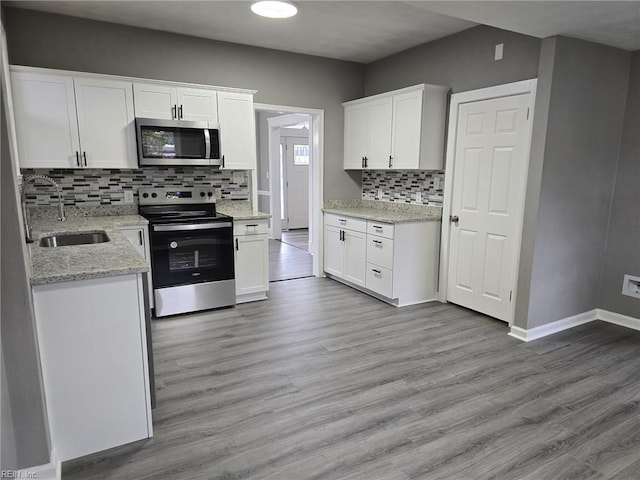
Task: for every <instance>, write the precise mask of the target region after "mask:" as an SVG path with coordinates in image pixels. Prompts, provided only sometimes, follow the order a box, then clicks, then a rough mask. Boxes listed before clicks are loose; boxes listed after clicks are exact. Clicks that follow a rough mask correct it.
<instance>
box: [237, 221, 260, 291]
mask: <svg viewBox="0 0 640 480" xmlns="http://www.w3.org/2000/svg"><path fill="white" fill-rule="evenodd" d="M267 232H268V225H267V220H262V219H261V220H250V221H246V220H241V221H237V220H234V222H233V242H234V249H235V250H234V251H235V273H236V303H244V302H252V301H255V300H264V299H265V298H267V292H268V291H269V237H268V235H267Z"/></svg>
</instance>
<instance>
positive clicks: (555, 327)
mask: <svg viewBox="0 0 640 480" xmlns="http://www.w3.org/2000/svg"><path fill="white" fill-rule="evenodd" d="M595 320H602V321H603V322H608V323H612V324H614V325H619V326H621V327H627V328H631V329H633V330H638V331H640V318H634V317H629V316H627V315H621V314H619V313H614V312H609V311H607V310H602V309H599V308H596V309H593V310H590V311H588V312H584V313H579V314H578V315H574V316H572V317H567V318H563V319H561V320H558V321H556V322H551V323H547V324H546V325H540V326H539V327H534V328H529V329H525V328H520V327H514V326H512V327H511V330H510V331H509V335H510V336H512V337H514V338H517V339H518V340H522V341H523V342H531V341H533V340H537V339H538V338H542V337H546V336H548V335H553V334H554V333H558V332H562V331H563V330H568V329H570V328H573V327H577V326H578V325H584V324H585V323H589V322H593V321H595Z"/></svg>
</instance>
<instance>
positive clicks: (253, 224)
mask: <svg viewBox="0 0 640 480" xmlns="http://www.w3.org/2000/svg"><path fill="white" fill-rule="evenodd" d="M249 227H253V228H257V227H258V224H257V223H252V224H250V225H247V228H249Z"/></svg>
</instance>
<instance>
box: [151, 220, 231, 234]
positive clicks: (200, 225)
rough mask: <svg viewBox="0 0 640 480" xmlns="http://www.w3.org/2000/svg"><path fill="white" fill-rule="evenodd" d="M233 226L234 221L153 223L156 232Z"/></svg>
mask: <svg viewBox="0 0 640 480" xmlns="http://www.w3.org/2000/svg"><path fill="white" fill-rule="evenodd" d="M232 226H233V223H231V222H216V223H185V224H172V225H153V231H154V232H179V231H189V230H213V229H218V228H228V227H232Z"/></svg>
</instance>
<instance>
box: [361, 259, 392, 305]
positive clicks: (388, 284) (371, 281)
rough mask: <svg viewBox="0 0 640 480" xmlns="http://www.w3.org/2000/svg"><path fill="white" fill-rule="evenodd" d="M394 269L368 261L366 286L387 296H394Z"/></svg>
mask: <svg viewBox="0 0 640 480" xmlns="http://www.w3.org/2000/svg"><path fill="white" fill-rule="evenodd" d="M392 273H393V272H392V271H391V270H389V269H388V268H384V267H381V266H379V265H374V264H373V263H367V276H366V287H367V289H369V290H371V291H372V292H376V293H379V294H380V295H383V296H385V297H387V298H392V297H391V296H392V295H393V282H392Z"/></svg>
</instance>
